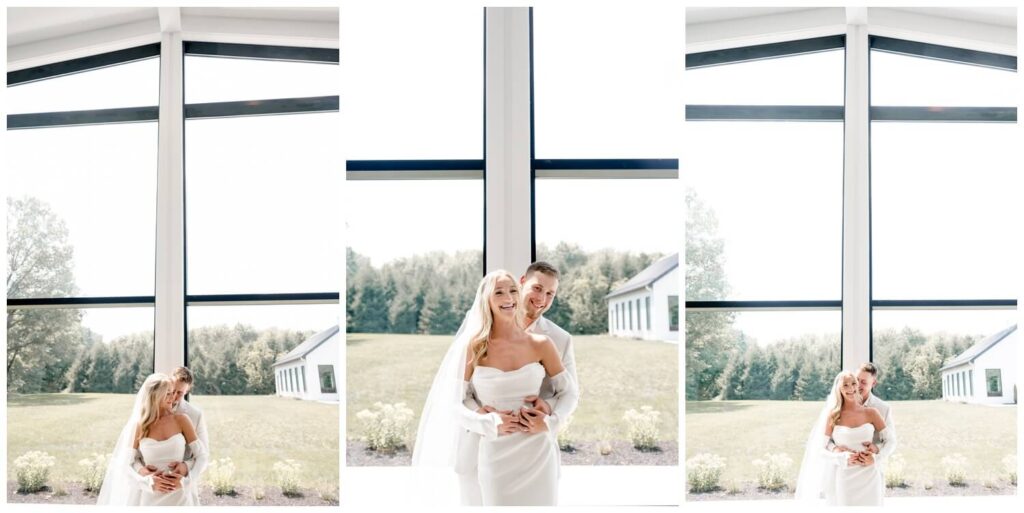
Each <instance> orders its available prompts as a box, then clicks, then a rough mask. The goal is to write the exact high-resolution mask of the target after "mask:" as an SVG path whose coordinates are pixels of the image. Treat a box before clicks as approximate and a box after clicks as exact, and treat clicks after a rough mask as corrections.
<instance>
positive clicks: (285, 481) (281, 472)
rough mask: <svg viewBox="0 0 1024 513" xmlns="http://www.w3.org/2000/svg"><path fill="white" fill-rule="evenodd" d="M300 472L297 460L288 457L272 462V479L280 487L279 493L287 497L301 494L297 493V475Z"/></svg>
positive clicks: (298, 475)
mask: <svg viewBox="0 0 1024 513" xmlns="http://www.w3.org/2000/svg"><path fill="white" fill-rule="evenodd" d="M301 472H302V465H301V464H299V462H297V461H295V460H292V459H288V460H284V461H279V462H277V463H274V481H275V482H276V483H277V486H280V487H281V493H283V494H284V495H285V496H288V497H295V496H299V495H301V494H300V493H299V477H300V475H301Z"/></svg>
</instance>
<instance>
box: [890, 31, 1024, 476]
mask: <svg viewBox="0 0 1024 513" xmlns="http://www.w3.org/2000/svg"><path fill="white" fill-rule="evenodd" d="M871 48H872V49H871V53H870V59H871V102H872V105H871V270H872V273H871V296H872V297H871V300H872V301H871V304H872V329H873V333H872V354H873V359H874V361H875V362H876V363H878V364H879V366H880V368H881V369H882V372H883V373H884V374H883V376H882V378H881V379H880V382H879V385H878V387H876V389H875V391H876V393H877V394H878V396H879V397H881V398H883V399H885V400H886V401H888V402H889V404H890V405H891V406H892V408H893V411H894V412H896V414H897V415H898V416H897V417H896V418H897V419H898V422H899V432H900V433H919V432H921V431H922V430H931V429H936V428H940V429H944V430H951V431H960V430H962V431H963V432H964V433H963V438H961V439H960V440H961V441H960V443H959V444H958V448H957V450H956V451H955V452H956V454H957V455H959V456H961V457H962V458H963V461H964V464H963V466H964V467H965V468H964V471H965V473H966V486H964V487H960V488H949V489H945V490H943V491H942V493H944V494H955V495H975V494H979V493H989V492H987V491H985V492H982V491H981V490H980V487H982V486H985V487H987V488H993V489H999V490H1002V489H1003V487H1002V486H1001V485H1000V483H1001V482H1002V479H1000V478H998V477H993V476H992V471H991V469H993V468H1002V465H1003V463H1002V462H1003V460H1004V458H1006V457H1007V456H1010V455H1016V452H1017V451H1016V445H1017V441H1016V436H1015V435H1014V434H1013V433H1015V431H1016V420H1015V413H1014V411H1013V409H1014V408H1015V407H1014V406H1011V404H1013V403H1015V399H1014V398H1013V397H1010V396H1004V394H1002V393H998V394H994V395H993V394H992V393H991V388H990V387H991V384H992V382H991V381H990V376H991V374H989V373H988V370H985V372H986V374H985V377H986V382H987V387H988V393H985V392H982V391H981V390H980V388H981V387H980V383H979V386H978V387H976V386H975V384H974V379H975V378H974V376H975V374H974V369H979V372H981V368H982V367H981V365H985V364H986V362H992V361H999V362H1000V365H1004V366H1006V367H1005V368H1006V369H1007V370H1008V372H1013V371H1014V370H1015V367H1016V358H1015V355H1016V349H1014V348H1012V345H1013V344H1014V342H1013V337H1012V336H1009V337H1005V336H1004V335H1005V334H1006V333H1008V331H1007V330H1011V331H1012V330H1013V328H1014V327H1015V325H1016V322H1017V320H1016V317H1017V312H1016V310H1015V306H1016V300H1015V297H1016V294H1017V292H1018V291H1017V289H1016V286H1017V285H1016V284H1017V283H1019V282H1020V277H1021V269H1020V265H1019V259H1017V258H1013V257H1010V256H1008V254H1019V253H1020V251H1021V249H1022V246H1021V240H1020V238H1019V237H1016V236H1009V235H1008V234H1009V233H1015V230H1016V229H1017V226H1016V224H1015V223H1014V222H1013V219H1014V216H1015V215H1016V212H1017V208H1016V207H1015V206H1014V204H1015V203H1016V202H1017V201H1016V200H1015V199H1013V198H1016V197H1017V196H1018V194H1017V191H1020V190H1021V186H1022V185H1024V181H1022V180H1021V178H1020V173H1017V172H1015V171H1012V170H1016V169H1018V168H1019V167H1020V166H1019V163H1018V160H1017V154H1018V150H1017V146H1018V144H1017V142H1018V139H1019V138H1018V137H1017V136H1016V132H1017V127H1016V126H1015V125H1016V111H1017V109H1016V105H1017V96H1016V92H1017V91H1016V89H1017V88H1016V86H1015V84H1016V83H1017V80H1018V77H1017V74H1016V59H1015V58H1012V57H1008V56H999V55H995V54H987V53H984V52H975V51H972V50H964V49H950V48H947V47H937V46H934V45H927V44H922V43H917V42H913V41H902V40H894V39H888V38H882V37H873V38H872V39H871ZM1010 61H1012V62H1013V64H1012V69H1011V66H1010V65H1009V64H1005V63H1009V62H1010ZM994 248H1000V250H999V251H994V250H993V249H994ZM997 372H998V370H997ZM950 373H953V374H952V375H950ZM943 375H947V376H949V379H951V381H950V382H949V383H948V385H947V387H948V389H949V392H951V393H952V395H954V396H955V397H954V399H955V400H953V401H942V400H941V399H942V398H943V394H942V385H941V384H940V383H941V381H940V380H941V379H942V377H943ZM991 404H1002V405H1004V407H1003V408H998V409H993V408H990V407H986V406H982V405H991ZM946 419H949V420H946ZM1008 434H1009V436H1008ZM911 436H913V435H911ZM915 442H916V444H915V445H906V442H905V441H904V440H903V439H902V436H901V440H900V448H899V452H900V453H901V454H902V457H903V458H904V459H905V461H906V468H908V469H913V471H911V472H909V473H908V475H907V476H906V478H907V481H908V486H909V490H908V491H907V493H910V494H914V495H917V494H923V495H932V494H934V492H930V491H927V489H926V486H923V482H924V481H926V480H928V479H929V476H931V475H936V474H939V473H941V472H942V465H941V463H940V462H939V461H938V460H937V459H936V458H934V454H935V453H936V452H937V451H941V449H940V448H939V444H940V442H938V441H937V440H934V439H933V438H930V437H920V439H917V440H915ZM985 483H988V484H985ZM997 493H1006V492H1004V491H1000V492H997ZM1009 493H1013V492H1012V491H1011V492H1009Z"/></svg>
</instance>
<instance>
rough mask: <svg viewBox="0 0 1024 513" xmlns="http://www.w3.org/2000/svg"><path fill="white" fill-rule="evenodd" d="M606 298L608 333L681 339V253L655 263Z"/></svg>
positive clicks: (649, 338) (643, 337) (622, 335)
mask: <svg viewBox="0 0 1024 513" xmlns="http://www.w3.org/2000/svg"><path fill="white" fill-rule="evenodd" d="M605 299H606V300H607V301H608V333H610V334H612V335H614V336H617V337H631V338H640V339H644V340H666V341H679V254H678V253H676V254H674V255H670V256H667V257H664V258H662V259H661V260H658V261H656V262H654V263H653V264H651V265H650V266H648V267H647V268H646V269H644V270H643V271H640V272H639V273H638V274H637V275H636V276H634V277H632V278H630V280H629V281H627V282H626V283H624V284H622V286H620V287H618V288H616V289H615V290H613V291H611V293H609V294H608V295H607V296H605Z"/></svg>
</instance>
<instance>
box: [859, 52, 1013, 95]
mask: <svg viewBox="0 0 1024 513" xmlns="http://www.w3.org/2000/svg"><path fill="white" fill-rule="evenodd" d="M1017 90H1018V89H1017V74H1016V73H1014V72H1012V71H1006V70H1000V69H994V68H985V67H981V66H973V65H969V64H960V63H955V62H948V61H939V60H935V59H924V58H921V57H912V56H907V55H897V54H892V53H888V52H880V51H877V50H875V51H872V52H871V104H872V105H897V106H939V105H941V106H959V107H1013V106H1016V105H1017Z"/></svg>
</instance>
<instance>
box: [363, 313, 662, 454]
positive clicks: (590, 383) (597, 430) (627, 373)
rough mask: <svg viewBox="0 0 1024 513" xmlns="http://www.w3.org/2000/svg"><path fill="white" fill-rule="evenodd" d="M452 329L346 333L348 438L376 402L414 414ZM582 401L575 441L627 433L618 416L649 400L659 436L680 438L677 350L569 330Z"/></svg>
mask: <svg viewBox="0 0 1024 513" xmlns="http://www.w3.org/2000/svg"><path fill="white" fill-rule="evenodd" d="M451 340H452V338H451V337H450V336H429V335H385V334H355V333H350V334H348V339H347V351H348V352H347V356H346V359H347V361H348V370H347V375H348V389H347V394H348V407H347V408H348V412H347V415H348V417H347V418H348V426H349V433H348V438H350V439H358V438H359V437H360V428H359V421H358V419H356V413H358V412H359V411H360V410H362V409H366V408H370V407H371V406H372V405H373V403H374V402H377V401H381V402H385V403H394V402H405V403H406V405H408V406H409V407H410V408H412V410H413V411H414V412H415V414H416V420H415V421H414V422H413V428H412V431H413V436H415V430H416V425H417V423H418V422H419V413H420V410H421V409H422V407H423V401H425V400H426V397H427V391H428V390H429V388H430V383H431V382H432V381H433V379H434V374H435V373H436V372H437V367H438V365H440V364H441V358H442V357H443V356H444V353H445V351H446V350H447V349H448V346H449V344H451ZM573 345H574V347H575V351H576V367H577V374H578V376H579V380H580V389H581V395H580V404H579V407H578V408H577V410H576V414H575V415H574V418H573V421H572V426H571V427H570V433H571V435H572V438H573V439H574V440H577V441H580V442H583V441H595V440H601V439H620V440H624V439H628V434H627V433H628V431H627V426H626V424H625V422H624V421H623V420H622V415H623V413H625V411H626V410H628V409H630V408H636V409H639V407H640V406H641V405H650V406H653V407H654V409H656V410H658V411H660V412H661V438H662V439H663V440H676V439H677V438H678V433H677V431H678V429H677V426H678V420H677V419H678V416H677V415H678V409H679V408H678V404H679V399H678V397H679V396H678V393H677V390H678V388H679V385H678V383H679V377H678V376H679V350H678V346H676V345H673V344H668V343H664V342H647V341H639V340H627V339H621V338H614V337H608V336H578V337H573Z"/></svg>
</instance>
